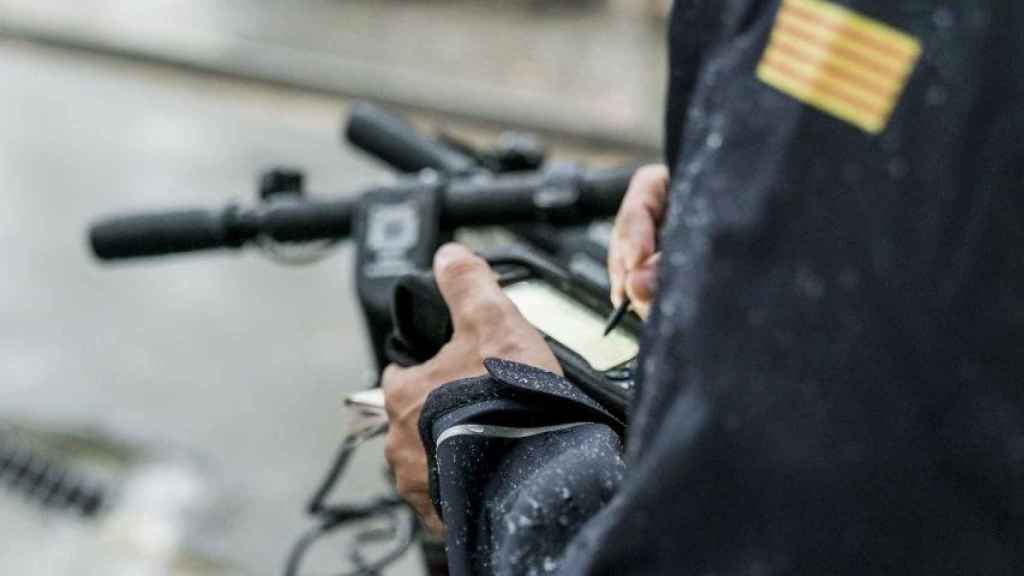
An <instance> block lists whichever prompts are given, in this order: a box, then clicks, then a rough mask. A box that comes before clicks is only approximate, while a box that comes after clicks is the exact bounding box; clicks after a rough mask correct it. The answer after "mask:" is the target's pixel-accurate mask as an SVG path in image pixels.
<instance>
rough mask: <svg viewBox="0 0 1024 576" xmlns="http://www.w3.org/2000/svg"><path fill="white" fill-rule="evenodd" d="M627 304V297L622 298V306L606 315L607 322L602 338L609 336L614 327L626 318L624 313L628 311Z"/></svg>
mask: <svg viewBox="0 0 1024 576" xmlns="http://www.w3.org/2000/svg"><path fill="white" fill-rule="evenodd" d="M629 304H630V302H629V297H628V296H625V297H623V300H622V304H619V307H618V308H616V309H615V310H613V311H612V313H611V314H609V315H608V320H607V322H606V323H605V325H604V336H607V335H609V334H611V332H612V330H615V327H616V326H618V325H619V323H620V322H622V319H623V318H625V317H626V312H628V311H629Z"/></svg>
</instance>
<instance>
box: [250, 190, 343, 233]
mask: <svg viewBox="0 0 1024 576" xmlns="http://www.w3.org/2000/svg"><path fill="white" fill-rule="evenodd" d="M353 206H354V203H353V200H350V199H348V198H345V199H341V200H303V201H300V202H294V203H292V202H282V203H280V204H276V205H271V206H270V207H269V208H266V209H264V210H263V211H262V212H261V213H260V215H259V216H258V217H255V218H250V219H249V220H250V221H252V220H255V221H256V222H258V228H259V232H260V233H262V234H263V235H265V236H268V237H270V238H273V239H274V240H277V241H278V242H307V241H311V240H328V239H331V240H336V239H341V238H346V237H348V236H349V235H350V234H351V233H352V212H353V210H354V207H353Z"/></svg>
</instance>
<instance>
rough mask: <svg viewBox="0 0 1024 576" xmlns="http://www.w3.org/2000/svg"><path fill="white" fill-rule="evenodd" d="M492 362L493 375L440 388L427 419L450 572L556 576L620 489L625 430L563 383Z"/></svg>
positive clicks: (423, 430)
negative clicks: (572, 539)
mask: <svg viewBox="0 0 1024 576" xmlns="http://www.w3.org/2000/svg"><path fill="white" fill-rule="evenodd" d="M484 364H485V366H486V368H487V371H488V375H487V376H484V377H480V378H472V379H467V380H460V381H457V382H453V383H451V384H448V385H447V386H443V387H441V388H439V389H438V390H436V391H434V393H432V394H431V396H430V397H429V398H428V401H427V403H426V405H425V407H424V411H423V416H422V418H421V419H420V435H421V437H422V440H423V445H424V446H425V447H426V449H427V457H428V460H429V462H430V470H431V478H430V488H431V495H432V496H433V498H434V502H435V505H436V506H437V508H438V513H439V514H440V516H441V518H442V519H443V520H444V522H445V524H446V525H447V526H448V534H447V545H448V546H447V548H448V566H449V570H450V573H451V574H454V575H460V574H503V575H513V574H527V573H531V572H542V571H548V572H550V571H553V570H554V569H555V568H556V567H557V566H558V561H559V559H560V558H561V556H562V553H563V551H564V549H565V545H566V542H567V541H568V537H569V535H570V534H572V533H574V532H575V531H576V530H577V529H578V528H579V526H581V525H583V524H584V523H585V522H586V521H588V520H589V519H590V518H592V517H593V516H594V515H595V514H597V513H598V512H599V511H600V510H601V509H603V508H604V507H605V506H606V505H607V504H608V502H609V501H610V500H611V498H612V496H613V495H614V494H615V493H616V492H617V490H618V488H619V485H620V483H621V480H622V475H623V472H624V470H625V466H624V465H623V462H622V459H621V452H622V441H621V434H622V430H623V424H622V422H620V421H619V420H618V419H617V418H615V417H614V416H612V415H611V414H609V413H608V412H606V411H605V410H604V408H602V407H601V406H600V405H598V404H597V403H596V402H594V401H593V400H591V399H590V398H588V397H587V396H585V395H584V394H582V393H581V392H580V391H579V390H578V389H576V388H575V387H574V386H572V385H570V384H569V383H568V382H566V381H565V380H564V379H562V378H561V377H559V376H556V375H554V374H551V373H549V372H545V371H543V370H540V369H537V368H533V367H530V366H524V365H520V364H516V363H513V362H506V361H502V360H497V359H488V360H487V361H485V363H484ZM460 426H462V427H464V430H465V432H466V434H463V435H457V436H453V437H450V438H447V439H444V438H443V436H442V435H443V434H444V433H445V432H449V433H451V432H453V431H456V430H458V429H459V427H460ZM502 432H504V433H505V434H506V435H507V436H504V437H503V436H501V435H500V434H501V433H502ZM516 436H518V437H516Z"/></svg>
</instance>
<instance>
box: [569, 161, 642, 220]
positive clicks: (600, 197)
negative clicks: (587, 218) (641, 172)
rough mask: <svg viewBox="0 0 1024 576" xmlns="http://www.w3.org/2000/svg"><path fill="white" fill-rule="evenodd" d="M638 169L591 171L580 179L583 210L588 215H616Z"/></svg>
mask: <svg viewBox="0 0 1024 576" xmlns="http://www.w3.org/2000/svg"><path fill="white" fill-rule="evenodd" d="M635 172H636V167H635V166H631V167H627V168H607V169H603V170H590V171H588V172H585V173H584V174H583V176H582V177H581V178H580V204H581V205H582V206H581V209H582V210H583V211H584V212H586V213H588V214H605V215H607V214H615V213H616V212H618V210H619V205H620V204H622V197H623V196H625V195H626V190H628V189H629V183H630V181H631V180H632V179H633V174H634V173H635Z"/></svg>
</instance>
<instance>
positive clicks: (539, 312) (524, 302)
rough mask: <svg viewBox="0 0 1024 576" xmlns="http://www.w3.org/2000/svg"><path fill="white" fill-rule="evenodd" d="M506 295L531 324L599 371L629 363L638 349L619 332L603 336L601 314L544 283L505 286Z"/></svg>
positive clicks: (518, 283)
mask: <svg viewBox="0 0 1024 576" xmlns="http://www.w3.org/2000/svg"><path fill="white" fill-rule="evenodd" d="M505 294H507V295H508V297H509V298H510V299H511V300H512V302H513V303H515V305H516V307H517V308H519V311H520V312H521V313H522V314H523V316H525V317H526V319H527V320H528V321H529V322H530V323H531V324H533V325H534V326H535V327H537V329H539V330H540V331H541V332H543V333H545V334H547V335H548V336H550V337H551V338H553V339H555V340H556V341H558V343H559V344H561V345H563V346H565V347H566V348H568V349H570V350H572V351H573V352H575V353H577V354H579V355H580V356H582V357H583V359H584V360H586V361H587V363H588V364H590V366H591V367H592V368H593V369H595V370H597V371H598V372H605V371H607V370H610V369H612V368H615V367H616V366H619V365H622V364H625V363H626V362H629V361H630V360H632V359H633V358H634V357H635V356H636V355H637V352H638V351H639V350H640V346H639V344H638V343H637V340H636V338H635V337H634V336H632V335H631V334H629V333H628V332H625V331H624V330H622V329H617V330H615V331H613V332H612V333H611V334H609V335H608V336H602V335H601V334H602V333H603V332H604V321H605V319H604V318H602V317H601V315H600V314H598V313H597V312H595V311H593V310H591V309H590V308H587V307H586V306H584V305H583V304H580V303H579V302H577V301H575V300H573V299H572V298H570V297H569V296H568V295H566V294H565V293H563V292H561V291H559V290H558V289H556V288H554V287H553V286H551V285H550V284H548V283H547V282H544V281H541V280H526V281H523V282H516V283H515V284H510V285H509V286H506V287H505Z"/></svg>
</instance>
